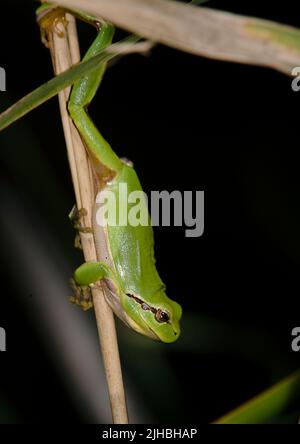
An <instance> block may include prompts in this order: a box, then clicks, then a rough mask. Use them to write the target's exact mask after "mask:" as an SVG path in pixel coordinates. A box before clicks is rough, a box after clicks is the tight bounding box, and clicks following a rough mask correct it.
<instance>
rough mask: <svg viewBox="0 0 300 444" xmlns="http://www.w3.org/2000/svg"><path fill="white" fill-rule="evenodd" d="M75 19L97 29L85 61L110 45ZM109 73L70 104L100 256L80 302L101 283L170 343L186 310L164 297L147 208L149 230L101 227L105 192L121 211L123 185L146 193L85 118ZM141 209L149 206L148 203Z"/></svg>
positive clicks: (104, 29) (127, 314)
mask: <svg viewBox="0 0 300 444" xmlns="http://www.w3.org/2000/svg"><path fill="white" fill-rule="evenodd" d="M55 9H57V10H58V9H59V10H60V12H59V13H60V14H61V11H62V10H61V8H57V7H56V6H55V5H51V4H47V3H46V4H43V5H42V6H41V7H40V8H38V10H37V18H38V21H39V24H40V26H41V29H43V28H45V27H46V26H49V23H50V22H52V24H53V17H55ZM73 13H74V11H73ZM75 15H76V16H78V17H79V18H81V19H83V20H85V21H88V22H92V23H93V24H94V25H96V26H97V30H98V33H97V37H96V39H95V41H94V42H93V44H92V45H91V47H90V48H89V50H88V51H87V53H86V55H85V57H84V60H87V59H89V58H90V57H93V56H94V55H96V54H98V53H99V51H101V50H102V49H104V48H105V47H107V46H108V45H109V44H110V43H111V42H112V38H113V34H114V27H113V25H111V24H109V23H105V22H103V21H99V19H96V18H93V17H91V16H89V15H87V14H85V13H82V12H78V11H75ZM105 68H106V65H105V63H103V64H101V65H99V69H98V70H97V71H94V72H92V73H91V74H88V75H86V76H85V77H84V78H82V79H80V80H78V81H76V82H75V83H74V85H73V88H72V91H71V95H70V99H69V103H68V110H69V114H70V116H71V118H72V120H73V122H74V124H75V126H76V127H77V129H78V131H79V133H80V135H81V138H82V140H83V141H84V144H85V147H86V149H87V152H88V154H89V158H90V161H91V164H92V166H93V171H94V175H95V179H96V182H97V187H98V194H97V198H96V201H95V205H94V216H93V234H94V239H95V242H96V243H97V244H98V247H99V248H98V250H99V251H100V252H101V257H99V262H86V263H84V264H83V265H81V266H80V267H79V268H78V269H77V270H76V271H75V273H74V276H73V278H74V281H75V283H76V288H77V289H78V291H77V296H76V301H77V302H78V298H79V295H81V298H83V300H84V301H85V302H84V303H85V304H86V299H85V298H86V294H87V291H88V290H89V289H90V287H91V286H93V285H95V284H96V283H97V282H99V281H101V283H102V288H103V290H104V294H105V298H106V300H107V302H108V304H109V305H110V306H111V308H112V309H113V311H114V313H115V314H116V315H117V316H118V317H119V318H120V319H121V320H122V321H123V322H124V323H125V324H126V325H128V326H129V327H130V328H132V329H133V330H135V331H137V332H139V333H141V334H143V335H145V336H148V337H150V338H152V339H155V340H160V341H163V342H166V343H171V342H174V341H175V340H176V339H177V338H178V337H179V335H180V324H179V321H180V318H181V314H182V309H181V306H180V305H179V304H178V303H177V302H175V301H173V300H171V299H170V298H169V297H168V296H167V295H166V293H165V285H164V284H163V282H162V280H161V278H160V276H159V274H158V272H157V269H156V266H155V258H154V241H153V228H152V226H151V223H150V216H149V213H148V208H146V211H147V214H148V216H149V217H148V219H149V224H148V225H136V226H131V225H130V224H127V225H121V224H119V225H118V224H116V225H110V224H109V223H106V224H105V222H104V221H103V223H99V217H97V215H99V211H98V210H99V209H100V208H101V205H102V204H103V203H101V202H102V199H101V197H102V195H103V193H106V192H107V191H110V192H112V193H113V194H114V195H115V197H116V202H117V211H118V212H120V211H121V210H122V208H121V207H122V205H123V204H124V205H125V202H123V201H122V196H120V195H119V193H120V191H119V190H120V187H119V185H120V184H126V186H127V191H128V194H130V193H131V192H136V191H142V187H141V184H140V182H139V179H138V177H137V174H136V172H135V170H134V168H133V166H132V164H131V163H130V162H128V161H126V160H123V159H120V158H119V157H118V156H117V155H116V153H115V152H114V151H113V150H112V148H111V147H110V145H109V144H108V143H107V142H106V140H104V138H103V137H102V135H101V134H100V133H99V131H98V130H97V128H96V127H95V125H94V123H93V121H92V120H91V118H90V117H89V115H88V113H87V107H88V105H89V103H90V102H91V100H92V99H93V97H94V95H95V93H96V91H97V89H98V87H99V85H100V82H101V80H102V77H103V74H104V72H105ZM126 205H127V206H126V208H128V211H129V210H130V205H128V203H127V202H126ZM141 205H144V206H147V203H146V201H143V202H142V203H141ZM144 209H145V208H144ZM81 300H82V299H81Z"/></svg>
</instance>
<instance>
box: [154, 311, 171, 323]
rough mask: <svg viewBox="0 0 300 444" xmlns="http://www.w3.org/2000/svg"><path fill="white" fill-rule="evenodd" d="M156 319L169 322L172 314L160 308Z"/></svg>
mask: <svg viewBox="0 0 300 444" xmlns="http://www.w3.org/2000/svg"><path fill="white" fill-rule="evenodd" d="M155 319H156V320H157V321H158V322H168V321H169V319H170V316H169V315H168V313H167V312H166V311H162V310H161V309H158V310H157V312H156V313H155Z"/></svg>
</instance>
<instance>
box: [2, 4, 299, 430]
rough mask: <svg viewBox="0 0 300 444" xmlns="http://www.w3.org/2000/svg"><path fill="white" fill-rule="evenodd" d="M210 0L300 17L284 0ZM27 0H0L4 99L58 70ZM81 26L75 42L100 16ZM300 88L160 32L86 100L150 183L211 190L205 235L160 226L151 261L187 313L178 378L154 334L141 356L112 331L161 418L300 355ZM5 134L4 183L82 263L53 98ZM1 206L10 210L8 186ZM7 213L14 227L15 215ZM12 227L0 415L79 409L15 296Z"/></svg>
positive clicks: (69, 415)
mask: <svg viewBox="0 0 300 444" xmlns="http://www.w3.org/2000/svg"><path fill="white" fill-rule="evenodd" d="M209 6H210V7H212V8H219V9H224V10H228V11H232V12H236V13H239V14H245V15H253V16H257V17H261V18H267V19H270V20H275V21H280V22H282V23H287V24H291V25H294V26H300V22H299V20H300V19H299V17H300V15H299V10H298V11H296V7H295V2H292V1H291V0H290V1H286V2H284V3H282V2H278V3H274V2H263V4H262V2H260V1H254V0H252V1H244V2H232V1H231V2H230V1H217V0H213V1H211V2H210V4H209ZM34 7H35V2H31V1H28V2H24V1H23V2H19V1H12V0H10V1H2V2H1V26H0V41H1V58H0V66H2V67H5V69H6V74H7V92H6V93H1V97H0V100H1V110H4V109H5V108H6V107H7V106H8V105H10V104H12V103H13V102H14V101H15V100H17V99H19V98H21V97H22V96H23V95H25V94H26V93H28V92H30V91H31V90H33V89H34V88H35V87H37V86H39V85H40V84H42V83H43V82H45V81H46V80H48V79H49V78H51V76H52V69H51V64H50V58H49V53H48V51H47V50H46V48H45V47H44V46H43V45H42V44H41V43H40V38H39V30H38V27H37V25H36V24H35V15H34ZM79 30H80V37H81V42H82V48H83V49H84V48H86V47H87V45H88V42H89V41H90V40H91V39H92V37H93V30H90V29H89V28H88V27H87V26H86V25H80V26H79ZM299 64H300V61H299ZM299 94H300V93H296V92H293V91H292V89H291V78H289V77H287V76H284V75H283V74H281V73H278V72H276V71H272V70H270V69H264V68H258V67H253V66H246V65H245V66H244V65H239V64H231V63H225V62H218V61H212V60H206V59H204V58H201V57H196V56H193V55H190V54H184V53H181V52H179V51H175V50H174V49H169V48H166V47H163V46H158V47H156V48H155V49H154V50H153V51H152V52H151V55H150V56H147V57H143V56H140V55H132V56H128V57H126V58H123V59H122V60H121V61H119V62H118V63H117V64H115V65H113V66H112V67H110V68H109V70H108V73H107V75H106V77H105V79H104V81H103V86H102V88H101V90H100V91H99V93H98V94H97V97H96V99H95V101H94V102H93V103H92V104H91V106H90V113H91V115H92V117H93V119H94V121H95V122H96V124H97V125H98V127H99V128H101V130H102V133H103V135H104V136H105V137H106V138H107V140H109V142H110V144H111V145H112V147H114V149H115V151H116V152H117V153H118V155H120V156H126V157H128V158H129V159H132V160H133V161H134V164H135V167H136V170H137V171H138V172H139V176H140V179H141V182H142V184H143V187H144V190H145V191H146V192H147V193H148V192H150V191H151V190H164V189H166V190H168V191H172V190H176V189H178V190H182V191H183V190H204V191H205V233H204V235H203V236H202V237H200V238H186V237H185V236H184V229H183V228H178V227H177V228H173V227H170V228H156V229H155V239H156V257H157V262H158V269H159V271H160V274H161V276H162V278H163V280H164V281H165V282H166V284H167V288H168V294H170V296H171V297H173V298H174V299H176V300H177V301H178V302H180V303H181V305H182V306H183V308H184V313H185V314H186V316H185V317H184V318H183V332H182V339H180V341H182V343H181V344H182V345H181V346H180V345H177V344H174V345H172V346H170V347H168V346H167V347H166V346H163V350H164V351H163V353H164V354H165V356H166V357H167V360H168V364H169V368H171V372H172V381H175V383H174V382H172V383H173V384H175V385H171V384H172V383H171V382H169V381H168V375H164V376H162V375H161V374H160V372H159V371H157V372H155V371H154V370H153V369H155V368H156V364H155V361H154V359H155V356H153V355H152V354H151V353H152V352H151V349H150V351H149V352H147V351H146V352H145V353H144V355H143V356H144V358H143V359H144V360H145V362H143V365H142V364H141V362H139V361H140V359H141V358H140V356H139V355H138V354H137V355H136V356H135V360H134V359H129V358H128V356H129V355H130V352H129V351H128V350H127V348H126V346H124V348H123V349H122V347H121V356H122V360H123V366H124V367H125V368H126V372H127V373H128V375H129V376H128V377H129V379H130V380H131V383H132V384H135V389H136V390H137V391H138V392H139V394H140V395H141V399H142V400H143V402H144V403H146V404H148V408H149V412H150V413H149V414H150V417H151V418H153V419H154V420H155V421H157V422H161V423H163V422H166V421H168V422H174V423H176V422H181V423H182V422H185V421H188V422H198V423H205V422H209V421H212V420H214V419H215V418H216V417H218V416H219V415H222V414H224V413H226V412H227V411H228V410H230V409H231V408H233V407H235V406H237V405H239V404H240V403H242V402H243V401H245V400H247V399H248V398H250V397H252V396H254V395H255V394H257V393H258V392H260V391H261V390H263V389H264V388H266V387H268V386H269V385H271V384H272V383H274V382H276V381H277V380H279V379H280V378H282V377H284V376H286V375H287V374H289V373H290V372H292V371H293V370H295V369H296V368H297V366H298V363H299V357H298V355H297V354H296V353H294V352H292V350H291V345H290V344H291V330H292V328H294V327H295V326H299V290H298V289H299V266H300V235H299V232H300V230H299V227H300V206H299V195H300V179H299V173H298V171H299V154H298V153H299V141H298V134H299V103H300V102H299V100H300V96H299ZM27 137H28V138H27ZM31 141H34V142H31ZM0 144H1V153H0V161H1V165H0V168H1V187H2V189H5V190H8V193H12V194H13V195H15V196H17V197H18V199H19V201H20V202H22V205H24V206H25V207H26V208H27V210H28V211H29V212H30V214H31V217H32V226H33V227H34V231H35V233H36V236H37V238H38V239H39V242H40V243H43V242H44V237H43V230H44V229H45V228H44V227H47V230H50V232H51V236H52V238H54V239H56V241H57V242H59V243H61V245H63V248H64V251H65V256H64V257H63V258H61V260H62V261H64V260H65V261H68V263H71V264H72V265H74V266H76V265H78V264H79V263H80V260H81V257H80V253H77V252H74V251H73V237H74V232H73V230H72V228H71V226H70V224H69V222H68V220H67V217H66V216H67V214H68V211H69V210H70V208H71V207H72V205H73V200H74V198H73V192H72V188H71V181H70V176H69V173H68V164H67V158H66V154H65V149H64V140H63V136H62V129H61V124H60V120H59V113H58V105H57V100H56V99H52V100H51V101H49V102H48V103H47V104H45V105H43V106H42V107H40V108H38V109H37V110H35V111H34V112H32V113H31V114H29V115H27V116H26V117H25V118H24V119H23V121H22V122H18V123H16V124H14V125H13V126H12V127H11V128H9V129H8V130H6V131H5V132H4V133H3V134H0ZM33 145H34V147H33ZM1 218H2V219H3V218H5V220H6V221H8V222H9V220H10V215H9V211H7V209H6V205H5V201H4V202H3V203H2V205H1ZM37 220H38V221H39V222H37ZM15 229H17V230H21V231H22V230H23V226H22V221H20V223H19V226H18V227H15ZM23 235H24V237H26V231H25V232H24V233H23ZM6 237H7V234H6V233H5V231H3V230H2V234H1V238H3V242H4V244H3V247H2V248H1V271H2V273H1V299H0V326H2V327H5V329H6V331H7V347H8V351H7V352H6V353H5V354H4V353H2V354H1V356H0V378H1V380H0V394H1V397H2V399H3V405H1V407H0V408H1V410H0V411H1V412H3V415H2V418H3V419H2V420H1V418H0V422H1V421H2V422H25V423H42V422H46V421H47V420H49V418H51V420H52V421H54V422H64V423H68V422H72V423H73V422H74V423H75V422H77V423H80V422H88V419H87V418H86V417H85V415H84V414H83V412H82V411H81V409H80V406H78V405H76V404H75V403H74V402H73V400H72V399H71V397H70V396H69V392H68V390H66V388H65V386H64V384H63V382H62V379H61V377H60V376H59V370H58V369H59V363H57V362H56V363H55V364H54V362H53V359H52V358H50V355H49V352H48V348H47V344H48V346H49V348H51V337H48V338H46V340H45V333H44V332H43V331H42V329H40V327H39V326H38V324H36V323H35V322H34V321H33V316H32V313H31V311H30V308H28V304H27V309H26V310H25V309H24V305H23V302H22V299H24V298H27V299H28V298H30V297H31V296H30V294H28V293H26V295H24V294H22V289H21V288H20V286H19V284H17V281H18V280H20V279H21V280H22V279H23V270H22V269H20V267H19V266H18V257H16V256H15V255H14V252H13V251H11V247H9V246H7V245H9V244H7V243H5V238H6ZM6 240H7V239H6ZM49 254H50V253H49ZM29 293H31V292H29ZM33 297H38V295H33ZM29 307H30V304H29ZM88 316H90V317H91V323H93V318H92V315H91V314H89V315H88ZM203 325H204V326H205V325H207V326H208V327H207V328H206V327H203ZM215 325H216V327H214V326H215ZM120 329H121V330H120V331H121V332H124V329H122V327H120ZM124 334H127V333H124ZM133 334H134V333H133ZM212 336H213V337H212ZM42 338H43V339H42ZM143 340H144V339H143ZM145 341H147V340H146V339H145ZM178 344H179V343H178ZM197 344H198V345H199V344H200V345H199V346H197ZM211 344H213V345H211ZM158 347H160V345H158ZM160 350H161V348H160ZM147 360H148V361H147ZM157 366H159V364H157ZM147 371H148V372H149V374H148V375H147V378H144V379H143V378H142V377H141V372H142V373H143V374H146V373H147ZM145 381H146V382H145ZM168 384H170V386H169V388H168ZM175 389H176V390H177V392H176V394H174V390H175ZM74 390H76V388H74ZM154 395H155V396H154Z"/></svg>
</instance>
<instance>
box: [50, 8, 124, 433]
mask: <svg viewBox="0 0 300 444" xmlns="http://www.w3.org/2000/svg"><path fill="white" fill-rule="evenodd" d="M66 19H67V22H66V23H63V22H58V23H57V26H56V32H53V33H52V32H51V33H50V32H49V33H48V38H49V46H50V51H51V56H52V61H53V65H54V70H55V73H56V74H59V73H61V72H63V71H65V70H66V69H68V68H70V66H71V65H72V64H74V63H77V62H78V61H79V59H80V54H79V47H78V39H77V32H76V24H75V20H74V18H73V16H71V15H70V14H67V15H66ZM57 31H62V33H60V32H59V33H58V32H57ZM69 93H70V88H67V89H65V90H63V91H62V92H61V93H60V94H59V104H60V112H61V118H62V123H63V128H64V134H65V140H66V144H67V150H68V158H69V163H70V168H71V174H72V179H73V184H74V190H75V195H76V203H77V207H78V208H85V209H86V211H87V215H86V216H85V217H84V218H83V222H82V224H83V226H84V227H91V226H92V222H91V214H92V207H93V202H94V198H95V188H94V182H93V175H92V171H91V167H90V163H89V161H88V157H87V153H86V150H85V148H84V145H83V143H82V140H81V138H80V136H79V134H78V132H77V129H76V128H75V126H74V125H73V122H72V120H71V119H70V117H69V115H68V112H67V106H66V104H67V101H68V97H69ZM80 237H81V244H82V249H83V253H84V257H85V260H86V261H91V260H92V261H93V260H94V261H95V260H97V251H96V248H95V243H94V238H93V234H92V233H80ZM92 294H93V303H94V309H95V315H96V320H97V327H98V332H99V339H100V345H101V351H102V356H103V363H104V368H105V373H106V378H107V384H108V391H109V398H110V403H111V410H112V417H113V422H114V423H116V424H127V423H128V416H127V409H126V400H125V392H124V386H123V378H122V371H121V364H120V357H119V350H118V342H117V336H116V329H115V322H114V316H113V313H112V310H111V309H110V307H109V306H108V304H107V303H106V301H105V298H104V295H103V292H102V291H101V290H100V288H94V289H93V291H92ZM99 396H101V394H100V393H99Z"/></svg>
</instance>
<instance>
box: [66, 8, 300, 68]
mask: <svg viewBox="0 0 300 444" xmlns="http://www.w3.org/2000/svg"><path fill="white" fill-rule="evenodd" d="M57 3H59V4H60V5H61V6H64V7H66V8H73V9H81V10H84V11H86V12H89V13H90V14H93V15H96V16H97V15H98V16H100V17H103V18H104V19H106V20H108V21H111V22H112V23H114V24H115V25H116V26H119V27H120V28H124V29H126V30H128V31H130V32H133V33H135V34H137V35H140V36H142V37H145V38H147V39H150V40H154V41H156V42H160V43H164V44H165V45H169V46H171V47H174V48H177V49H180V50H182V51H186V52H190V53H192V54H196V55H200V56H205V57H210V58H214V59H218V60H228V61H234V62H240V63H251V64H254V65H262V66H268V67H272V68H275V69H277V70H279V71H282V72H284V73H285V74H288V75H290V74H291V70H292V68H294V67H295V66H298V65H299V57H300V44H299V43H298V44H296V45H293V44H292V42H291V40H293V39H292V38H291V36H294V37H297V39H298V40H300V33H299V29H296V28H293V27H291V26H286V25H281V24H279V23H276V22H271V21H268V20H261V19H257V18H254V17H247V16H240V15H237V14H232V13H229V12H224V11H218V10H214V9H210V8H207V7H205V8H202V7H200V8H199V7H196V6H194V5H188V4H184V3H180V2H178V1H171V0H168V1H167V0H57ZM224 4H226V2H224ZM264 27H266V28H269V29H273V33H272V32H271V33H270V34H269V33H268V32H262V30H261V29H260V28H264Z"/></svg>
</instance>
